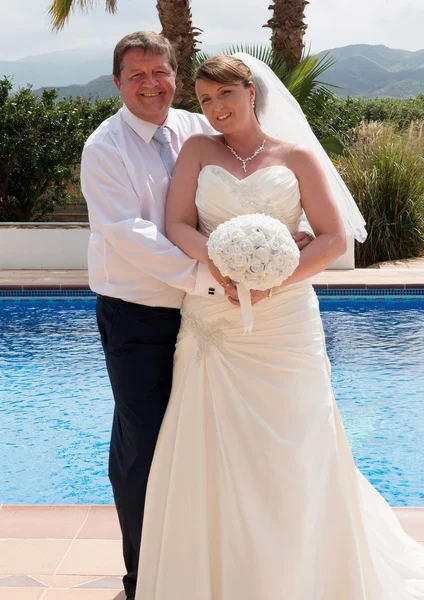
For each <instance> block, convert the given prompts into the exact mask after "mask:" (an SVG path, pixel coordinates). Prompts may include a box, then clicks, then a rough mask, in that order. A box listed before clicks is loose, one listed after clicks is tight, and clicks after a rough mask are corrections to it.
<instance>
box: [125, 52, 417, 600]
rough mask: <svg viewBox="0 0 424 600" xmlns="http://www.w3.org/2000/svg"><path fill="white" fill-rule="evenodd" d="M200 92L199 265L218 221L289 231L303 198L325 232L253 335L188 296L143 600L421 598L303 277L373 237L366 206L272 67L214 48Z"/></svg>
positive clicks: (178, 212)
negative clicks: (355, 438)
mask: <svg viewBox="0 0 424 600" xmlns="http://www.w3.org/2000/svg"><path fill="white" fill-rule="evenodd" d="M196 91H197V95H198V98H199V102H200V104H201V107H202V110H203V112H204V114H205V115H206V117H207V118H208V120H209V121H210V123H211V125H212V126H213V127H214V129H215V130H216V131H217V132H220V133H219V135H215V136H194V137H192V138H190V139H189V140H188V141H187V142H186V144H185V145H184V147H183V149H182V151H181V153H180V156H179V158H178V161H177V165H176V168H175V171H174V175H173V179H172V184H171V189H170V192H169V196H168V204H167V231H168V235H169V237H170V239H171V240H172V241H173V242H174V243H175V244H177V245H178V246H179V247H180V248H182V249H183V250H184V251H185V252H186V253H187V254H188V255H190V256H192V257H195V258H197V259H199V260H201V261H205V262H206V261H208V256H207V250H206V241H207V237H208V235H209V234H210V233H211V232H212V231H213V230H214V229H215V228H216V227H217V226H218V225H219V224H220V223H222V222H224V221H227V220H228V219H230V218H232V217H235V216H237V215H241V214H249V213H265V214H268V215H271V216H273V217H275V218H277V219H280V220H281V221H282V222H284V223H285V224H286V225H287V227H288V228H289V230H290V231H291V232H296V231H297V228H298V223H299V219H300V218H301V214H302V209H303V210H304V211H305V213H306V216H307V218H308V220H309V222H310V224H311V225H312V228H313V230H314V232H315V234H316V238H315V240H314V241H313V242H311V243H310V244H309V245H308V246H307V247H306V248H305V249H304V250H302V252H301V255H300V263H299V266H298V268H297V269H296V271H295V272H294V274H293V275H292V276H291V277H290V278H289V279H288V280H286V281H285V282H284V283H283V284H282V286H281V287H279V288H274V289H273V290H268V291H266V292H263V291H252V293H251V295H252V304H253V305H254V306H253V313H254V326H253V331H252V333H251V335H243V323H242V319H241V312H240V307H239V306H238V302H237V301H236V300H235V299H233V298H229V300H230V301H227V300H223V301H220V302H217V301H216V300H209V299H207V298H199V297H195V296H186V298H185V301H184V305H183V309H182V316H183V321H182V327H181V331H180V334H179V338H178V344H177V349H176V355H175V366H174V380H173V390H172V394H171V399H170V402H169V406H168V410H167V413H166V416H165V420H164V422H163V425H162V430H161V433H160V437H159V441H158V444H157V448H156V453H155V458H154V461H153V466H152V469H151V473H150V479H149V485H148V491H147V500H146V509H145V518H144V529H143V539H142V544H141V555H140V564H139V575H138V582H139V583H138V588H137V593H136V600H277V599H278V600H412V599H418V598H424V549H422V548H421V546H420V545H419V544H418V543H416V542H414V541H413V540H412V539H411V538H409V537H408V536H407V535H406V534H405V533H404V532H403V530H402V528H401V526H400V525H399V523H398V522H397V520H396V517H395V516H394V514H393V512H392V510H391V509H390V507H389V506H388V505H387V504H386V502H385V501H384V500H383V498H382V497H381V496H380V495H379V494H378V493H377V491H376V490H375V489H374V488H373V487H372V486H371V485H370V483H369V482H368V481H367V480H366V479H365V478H364V477H363V476H362V475H361V474H360V473H359V471H358V470H357V469H356V468H355V466H354V462H353V459H352V455H351V452H350V449H349V446H348V443H347V440H346V436H345V432H344V430H343V425H342V422H341V420H340V416H339V412H338V409H337V406H336V404H335V401H334V397H333V392H332V389H331V381H330V364H329V361H328V358H327V354H326V350H325V340H324V333H323V329H322V324H321V318H320V313H319V306H318V301H317V298H316V295H315V293H314V290H313V288H312V285H311V282H310V279H309V278H310V277H311V276H312V275H315V274H316V273H318V272H319V271H321V270H323V269H324V268H325V267H326V266H328V265H329V264H330V263H331V262H333V261H334V260H335V259H336V258H337V257H338V256H339V255H340V254H342V253H343V252H344V251H345V247H346V242H345V236H346V233H345V232H346V230H347V231H348V232H351V233H353V234H354V235H355V236H356V238H357V239H360V240H363V239H365V236H366V232H365V229H364V222H363V220H362V217H361V215H360V214H359V212H358V210H357V208H356V206H355V204H354V202H353V200H352V198H351V196H350V194H349V192H348V190H347V189H346V187H345V186H344V184H343V182H342V181H341V179H340V177H339V176H338V174H337V172H336V170H335V169H334V167H333V166H332V164H331V162H330V161H329V159H328V158H327V156H326V155H325V153H324V152H323V151H322V149H321V147H320V145H319V143H318V141H317V140H316V138H315V137H314V136H313V134H312V132H311V130H310V128H309V126H308V124H307V122H306V120H305V118H304V116H303V114H302V112H301V111H300V109H299V107H298V105H297V103H296V102H295V101H294V100H293V99H292V98H291V96H290V95H289V94H288V92H287V90H285V88H284V86H282V84H281V83H280V82H279V80H278V79H277V78H276V77H275V76H274V75H273V73H272V72H271V71H270V70H269V69H268V68H267V67H266V66H265V65H264V64H263V63H261V62H260V61H257V60H256V59H253V58H252V57H250V56H248V55H244V54H240V55H235V56H233V57H224V56H218V57H215V58H213V59H210V60H208V61H206V62H205V63H204V64H203V65H202V66H201V67H200V69H199V71H198V73H197V78H196ZM255 103H256V107H255ZM210 268H211V270H212V272H213V273H215V267H214V266H213V265H212V264H210ZM221 279H222V278H221ZM231 286H232V284H231V283H230V282H228V289H231Z"/></svg>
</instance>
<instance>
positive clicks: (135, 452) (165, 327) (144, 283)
mask: <svg viewBox="0 0 424 600" xmlns="http://www.w3.org/2000/svg"><path fill="white" fill-rule="evenodd" d="M176 70H177V64H176V58H175V53H174V51H173V49H172V46H171V44H170V43H169V42H168V40H167V39H166V38H164V37H162V36H160V35H158V34H156V33H152V32H136V33H133V34H130V35H127V36H125V37H124V38H123V39H122V40H121V41H120V42H119V43H118V44H117V46H116V48H115V51H114V57H113V75H114V82H115V85H116V86H117V88H118V89H119V91H120V94H121V97H122V100H123V102H124V106H123V108H121V109H120V110H119V111H118V112H117V113H116V114H115V115H114V116H113V117H111V118H109V119H107V120H106V121H104V122H103V123H102V124H101V125H100V127H98V129H97V130H96V131H95V132H94V133H93V134H92V135H91V136H90V137H89V139H88V140H87V142H86V144H85V147H84V151H83V155H82V161H81V185H82V191H83V193H84V196H85V199H86V201H87V204H88V210H89V218H90V227H91V237H90V242H89V248H88V270H89V281H90V287H91V289H92V290H94V291H95V292H96V293H97V305H96V312H97V322H98V327H99V331H100V336H101V341H102V345H103V350H104V353H105V358H106V365H107V369H108V373H109V378H110V382H111V386H112V390H113V396H114V400H115V411H114V417H113V425H112V436H111V443H110V456H109V477H110V480H111V483H112V488H113V494H114V499H115V504H116V508H117V512H118V517H119V522H120V526H121V530H122V537H123V553H124V561H125V566H126V569H127V574H126V575H125V576H124V587H125V593H126V597H127V600H132V599H133V598H134V596H135V587H136V577H137V568H138V558H139V549H140V541H141V529H142V522H143V511H144V501H145V494H146V486H147V480H148V475H149V470H150V465H151V462H152V458H153V453H154V449H155V444H156V440H157V437H158V434H159V429H160V426H161V422H162V419H163V416H164V413H165V409H166V406H167V402H168V398H169V394H170V390H171V383H172V367H173V355H174V350H175V343H176V338H177V333H178V330H179V327H180V307H181V303H182V299H183V296H184V292H188V293H190V294H196V295H203V296H207V297H209V298H217V299H221V298H223V297H224V292H223V289H222V287H221V286H220V285H219V283H222V282H217V281H216V280H215V279H214V278H213V277H212V275H211V274H210V273H209V270H208V268H207V266H205V265H203V264H198V263H197V262H196V261H195V260H193V259H191V258H189V257H187V256H186V255H185V254H184V253H183V252H181V251H180V250H179V249H178V248H177V247H175V246H174V245H173V244H172V243H171V242H169V241H168V240H167V239H166V237H165V226H164V220H165V200H166V195H167V191H168V185H169V180H170V178H171V176H172V171H173V167H174V163H175V159H176V157H177V155H178V152H179V151H180V149H181V146H182V144H183V143H184V141H185V140H186V139H187V138H189V137H190V136H191V135H193V134H196V133H197V134H198V133H205V134H211V133H214V131H213V129H212V128H211V127H210V125H209V124H208V122H207V121H206V119H205V118H204V117H203V116H201V115H197V114H192V113H188V112H185V111H181V110H175V109H173V108H170V106H171V102H172V99H173V96H174V92H175V75H176ZM309 241H310V240H309V236H308V234H299V235H298V239H297V242H298V245H299V247H303V246H304V245H306V244H307V243H309ZM226 291H227V293H228V294H229V295H230V296H232V297H233V298H236V297H237V292H236V289H235V288H234V286H232V285H231V286H226ZM140 585H141V586H142V585H143V582H140Z"/></svg>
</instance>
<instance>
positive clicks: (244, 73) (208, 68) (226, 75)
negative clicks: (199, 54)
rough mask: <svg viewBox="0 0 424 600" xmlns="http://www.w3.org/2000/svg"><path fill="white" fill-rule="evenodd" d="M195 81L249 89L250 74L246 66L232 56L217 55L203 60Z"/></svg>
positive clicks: (250, 82)
mask: <svg viewBox="0 0 424 600" xmlns="http://www.w3.org/2000/svg"><path fill="white" fill-rule="evenodd" d="M195 80H196V81H198V80H203V81H211V82H212V83H220V84H221V85H237V84H238V83H241V84H243V86H244V87H245V88H249V87H250V86H251V85H252V83H253V81H252V72H251V70H250V69H249V67H248V66H247V65H245V64H244V62H243V61H241V60H240V59H238V58H234V56H226V55H219V56H214V57H213V58H209V59H208V60H205V62H204V63H203V64H201V65H200V67H199V68H198V69H197V71H196V75H195Z"/></svg>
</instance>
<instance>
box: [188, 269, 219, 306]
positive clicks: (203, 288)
mask: <svg viewBox="0 0 424 600" xmlns="http://www.w3.org/2000/svg"><path fill="white" fill-rule="evenodd" d="M193 293H194V295H195V296H203V297H205V298H214V299H215V300H223V299H224V298H225V290H224V288H223V287H222V286H221V285H219V283H218V282H217V280H216V279H215V277H213V276H212V274H211V272H210V271H209V267H208V265H207V264H206V263H202V262H199V265H198V268H197V277H196V284H195V286H194V292H193Z"/></svg>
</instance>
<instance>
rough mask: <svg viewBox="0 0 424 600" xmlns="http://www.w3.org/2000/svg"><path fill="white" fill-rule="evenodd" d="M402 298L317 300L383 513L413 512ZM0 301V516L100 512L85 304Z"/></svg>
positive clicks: (98, 421)
mask: <svg viewBox="0 0 424 600" xmlns="http://www.w3.org/2000/svg"><path fill="white" fill-rule="evenodd" d="M408 292H410V293H409V295H405V293H406V292H404V293H401V292H393V294H396V295H387V294H388V292H387V291H384V290H383V291H379V292H378V294H379V295H375V296H369V295H367V294H369V292H366V291H365V290H360V291H355V292H352V291H349V290H343V291H340V292H338V294H337V295H335V293H336V291H323V292H319V296H320V305H321V310H322V315H323V321H324V328H325V332H326V338H327V347H328V354H329V357H330V361H331V363H332V369H333V372H332V379H333V386H334V390H335V396H336V399H337V402H338V405H339V408H340V411H341V414H342V417H343V421H344V424H345V428H346V431H347V435H348V438H349V442H350V444H351V448H352V451H353V454H354V458H355V462H356V464H357V466H358V467H359V468H360V469H361V471H362V472H363V473H364V474H365V475H366V476H367V477H368V478H369V479H370V481H371V482H372V483H373V485H375V486H376V487H377V489H378V490H379V491H380V492H381V493H382V494H383V496H384V497H385V498H386V500H387V501H388V502H389V503H390V504H391V505H393V506H424V445H423V444H422V440H423V439H424V403H423V400H424V369H423V367H422V365H424V291H423V290H416V291H413V290H411V291H409V290H408ZM2 294H3V296H0V411H1V420H0V456H1V461H0V504H1V503H4V504H15V503H16V504H19V503H25V504H37V503H48V504H82V503H90V504H91V503H111V502H112V494H111V490H110V485H109V481H108V478H107V453H108V444H109V431H110V424H111V418H112V410H113V401H112V397H111V392H110V388H109V382H108V378H107V373H106V370H105V365H104V360H103V355H102V351H101V347H100V342H99V338H98V334H97V329H96V324H95V313H94V298H93V297H92V296H91V295H90V294H89V293H88V292H79V293H78V295H75V294H71V293H70V292H68V294H67V296H64V295H63V294H60V292H56V293H55V292H51V293H50V294H47V293H45V295H44V297H36V294H37V293H36V292H34V293H33V294H30V293H29V292H28V294H27V295H26V297H19V296H20V295H19V294H18V293H16V297H12V298H9V297H5V295H6V292H2ZM352 294H354V295H352Z"/></svg>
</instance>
